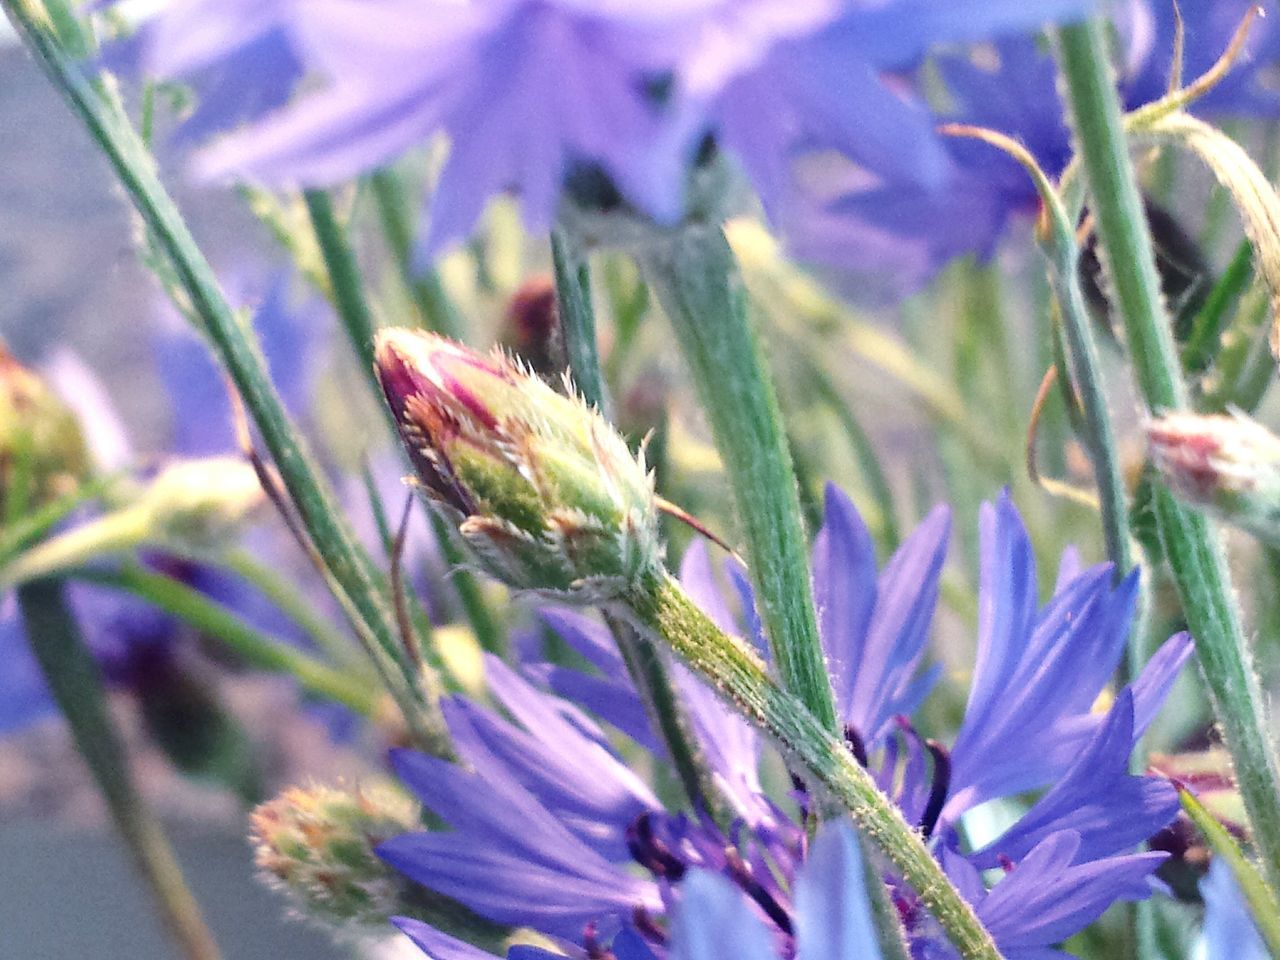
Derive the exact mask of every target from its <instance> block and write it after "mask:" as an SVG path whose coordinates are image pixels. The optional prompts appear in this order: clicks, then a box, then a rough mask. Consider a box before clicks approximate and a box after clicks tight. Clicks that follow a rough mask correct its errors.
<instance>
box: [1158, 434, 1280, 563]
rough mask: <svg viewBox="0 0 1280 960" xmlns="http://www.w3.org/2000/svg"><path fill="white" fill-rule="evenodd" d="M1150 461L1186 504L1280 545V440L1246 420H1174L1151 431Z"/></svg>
mask: <svg viewBox="0 0 1280 960" xmlns="http://www.w3.org/2000/svg"><path fill="white" fill-rule="evenodd" d="M1147 439H1148V442H1149V444H1150V448H1151V459H1152V462H1153V463H1154V464H1155V466H1156V469H1158V470H1159V471H1160V474H1161V476H1162V477H1163V478H1164V481H1165V483H1166V484H1168V486H1169V488H1170V489H1171V490H1172V491H1173V492H1174V493H1175V494H1176V495H1177V496H1178V497H1180V498H1181V499H1183V500H1186V501H1188V502H1190V503H1193V504H1196V505H1197V506H1201V507H1205V508H1207V509H1209V510H1210V511H1212V512H1213V513H1215V514H1216V515H1218V516H1219V517H1221V518H1222V519H1223V520H1225V521H1227V522H1228V523H1231V524H1234V525H1235V526H1238V527H1241V528H1242V529H1245V530H1248V531H1249V532H1250V533H1253V534H1254V535H1255V536H1257V537H1260V538H1261V539H1263V540H1266V541H1268V542H1271V543H1280V438H1277V437H1276V436H1275V435H1274V434H1272V433H1271V432H1270V431H1268V430H1267V429H1266V428H1265V427H1263V426H1261V425H1260V424H1258V423H1256V422H1255V421H1253V420H1250V419H1249V418H1248V417H1246V416H1244V415H1242V414H1219V415H1211V416H1210V415H1200V414H1190V413H1177V414H1170V415H1168V416H1165V417H1161V418H1159V419H1156V420H1153V421H1152V422H1151V423H1150V424H1148V426H1147Z"/></svg>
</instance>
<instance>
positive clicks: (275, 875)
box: [249, 785, 421, 927]
mask: <svg viewBox="0 0 1280 960" xmlns="http://www.w3.org/2000/svg"><path fill="white" fill-rule="evenodd" d="M249 824H250V839H251V840H252V842H253V845H254V862H255V863H256V864H257V865H258V867H259V869H260V870H261V871H262V873H263V876H264V877H265V878H266V880H267V882H268V883H269V884H270V885H272V886H274V887H277V888H278V889H280V890H281V891H283V892H284V893H285V894H287V895H288V896H289V897H290V899H291V900H292V901H293V902H294V904H295V906H296V907H297V908H298V910H299V912H300V913H301V914H303V915H304V916H306V917H308V918H310V919H313V920H317V921H320V922H321V923H323V924H325V925H328V926H337V927H342V926H345V925H349V924H359V925H366V924H368V925H381V924H385V923H386V922H387V920H388V918H389V917H391V916H393V915H395V914H397V913H400V912H404V910H405V902H404V895H405V890H406V881H405V880H404V879H403V878H402V877H401V876H400V875H399V874H398V873H396V872H395V870H393V869H392V868H391V867H389V866H387V865H386V864H385V863H384V862H383V861H382V860H381V859H379V858H378V855H377V854H376V853H375V852H374V850H375V848H376V847H377V846H378V845H379V844H380V843H382V842H384V841H386V840H390V839H391V838H392V837H396V836H399V835H401V834H403V833H409V832H411V831H413V830H417V829H421V824H420V822H419V819H418V808H417V806H416V804H414V802H413V801H412V800H410V799H409V798H408V797H406V796H405V795H404V794H403V793H401V792H400V791H398V790H396V789H395V788H393V787H391V786H390V785H387V786H381V785H367V786H362V787H358V788H357V789H355V790H354V791H345V790H337V789H333V788H331V787H309V788H305V789H304V788H302V787H293V788H291V789H289V790H286V791H285V792H284V793H282V794H280V796H278V797H276V798H275V799H274V800H271V801H270V802H268V803H264V804H262V805H261V806H259V807H257V808H256V809H255V810H254V811H253V813H252V815H251V816H250V818H249Z"/></svg>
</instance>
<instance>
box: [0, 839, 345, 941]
mask: <svg viewBox="0 0 1280 960" xmlns="http://www.w3.org/2000/svg"><path fill="white" fill-rule="evenodd" d="M167 826H168V828H169V833H170V836H171V837H172V838H173V840H174V845H175V847H176V848H177V852H178V857H179V859H180V860H181V861H182V863H183V865H184V866H185V867H186V868H187V874H188V876H189V877H190V879H191V883H192V887H193V889H194V892H195V894H196V896H197V897H198V898H199V900H200V902H201V905H202V906H203V908H204V910H205V913H206V918H207V919H208V921H209V923H210V926H212V927H213V930H214V935H215V936H216V937H217V939H218V943H219V946H221V948H222V953H223V957H224V958H225V960H237V958H244V960H257V958H264V960H265V958H268V957H270V958H272V960H328V958H336V957H339V956H341V954H340V953H339V952H338V951H336V950H335V949H334V948H333V947H331V946H330V945H329V943H328V941H327V938H325V937H324V936H323V935H321V934H319V933H316V932H313V931H312V930H311V929H310V928H308V927H306V926H304V925H302V924H300V923H297V922H292V921H286V920H283V919H281V918H280V906H281V901H280V899H279V898H278V897H277V896H276V895H275V894H273V893H272V892H271V891H269V890H267V889H266V888H264V887H262V886H261V885H260V884H259V883H258V882H257V881H256V880H255V879H253V876H252V862H251V859H250V852H249V847H248V844H247V843H246V842H245V840H244V838H243V837H241V836H239V835H234V834H231V833H229V832H226V833H219V832H214V831H211V830H210V829H208V828H207V827H204V826H199V827H193V826H191V825H186V826H184V825H183V824H182V823H175V822H172V821H171V822H169V823H168V824H167ZM0 892H2V893H3V895H0V960H150V958H153V957H154V958H157V960H158V958H173V957H175V956H176V953H175V951H174V950H173V948H172V947H171V946H170V944H169V943H168V941H167V940H166V939H165V935H164V933H163V931H162V930H161V928H160V926H159V924H158V922H157V920H156V918H155V915H154V914H153V913H152V912H151V909H150V902H149V900H148V899H147V893H146V891H145V890H143V889H142V887H141V886H140V885H139V883H138V881H137V879H136V878H135V876H134V874H133V871H132V865H131V864H130V862H129V860H128V859H127V856H126V854H125V852H124V849H123V847H121V845H120V844H119V843H117V842H116V840H115V838H114V837H111V836H108V835H106V834H104V833H102V832H98V831H85V830H77V829H66V828H59V827H56V826H53V825H51V824H50V823H48V822H47V821H42V820H30V821H18V822H14V823H6V824H4V825H2V826H0Z"/></svg>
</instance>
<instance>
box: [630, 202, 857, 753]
mask: <svg viewBox="0 0 1280 960" xmlns="http://www.w3.org/2000/svg"><path fill="white" fill-rule="evenodd" d="M641 256H642V261H643V266H644V270H645V274H646V276H647V278H648V280H649V282H650V285H651V286H652V287H653V289H654V291H655V292H656V294H657V296H658V300H659V301H660V302H661V303H662V307H663V309H664V310H665V311H666V313H667V316H668V317H669V318H670V319H671V323H672V324H673V326H674V327H675V329H676V336H677V339H678V340H679V342H680V347H681V349H682V350H683V351H684V356H685V360H686V362H687V363H688V365H689V369H690V371H691V373H692V375H693V381H694V383H695V384H696V385H697V388H698V395H699V397H700V398H701V400H702V406H703V408H704V409H705V410H706V411H707V415H708V418H709V419H710V421H711V429H712V433H713V434H714V436H715V441H716V447H717V448H718V449H719V451H720V456H721V458H722V459H723V460H724V466H725V473H726V477H727V479H728V482H729V484H730V487H731V488H732V490H733V498H734V504H735V506H736V508H737V514H738V518H739V520H740V521H741V524H742V532H743V536H744V538H745V540H746V556H747V562H748V566H749V567H750V573H751V579H752V581H753V583H754V584H755V587H756V596H757V597H758V598H759V602H760V607H761V613H762V618H763V620H764V624H765V629H766V631H767V633H768V635H769V640H770V643H771V646H772V649H773V656H774V660H775V662H776V663H777V664H778V671H779V674H780V675H781V677H782V682H783V684H784V685H785V686H786V688H787V689H788V690H790V691H791V692H792V693H794V694H795V695H796V696H797V697H799V698H800V700H801V701H802V702H803V703H804V704H805V706H807V707H808V708H809V710H810V711H811V712H812V713H813V715H814V716H815V717H817V719H818V722H819V723H821V724H822V726H823V727H824V728H825V729H827V730H828V731H831V732H835V730H836V712H835V702H834V697H833V695H832V692H831V682H830V680H829V679H828V677H827V668H826V661H825V660H824V658H823V655H822V645H821V643H820V642H819V639H818V623H817V616H816V614H815V612H814V606H813V592H812V588H811V586H810V583H809V558H808V546H807V539H806V537H805V530H804V523H803V520H802V515H801V511H800V497H799V492H798V490H797V487H796V478H795V472H794V470H793V469H792V464H791V453H790V451H789V450H788V448H787V439H786V432H785V431H784V430H783V428H782V418H781V413H780V411H779V409H778V398H777V395H776V394H775V392H774V388H773V382H772V380H771V379H770V377H769V373H768V371H767V370H766V368H765V364H764V359H763V357H762V356H761V353H760V346H759V344H758V342H757V340H756V336H755V333H754V331H753V330H752V328H751V324H750V320H749V318H748V316H747V298H746V291H745V289H744V287H743V284H742V278H741V276H740V275H739V272H738V265H737V261H736V260H735V259H734V256H733V251H732V250H731V249H730V248H729V244H728V242H727V241H726V240H725V236H724V233H723V232H722V231H721V230H720V229H719V228H718V227H702V226H690V227H686V228H684V229H681V230H678V231H676V232H674V233H671V234H669V235H667V236H665V237H662V238H660V239H656V240H655V241H654V243H653V244H652V245H650V246H649V247H647V248H646V249H645V250H644V251H643V253H642V254H641Z"/></svg>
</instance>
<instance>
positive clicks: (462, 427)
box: [377, 330, 662, 603]
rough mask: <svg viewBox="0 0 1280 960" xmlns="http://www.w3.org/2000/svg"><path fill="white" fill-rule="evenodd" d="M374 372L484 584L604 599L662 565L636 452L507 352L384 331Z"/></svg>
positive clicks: (649, 485)
mask: <svg viewBox="0 0 1280 960" xmlns="http://www.w3.org/2000/svg"><path fill="white" fill-rule="evenodd" d="M377 362H378V373H379V376H380V377H381V380H382V387H383V390H384V392H385V394H386V397H387V402H388V403H389V404H390V405H391V409H392V410H393V411H394V413H395V416H396V420H397V422H398V423H399V425H400V433H401V436H402V438H403V440H404V443H405V445H406V446H407V448H408V450H409V454H410V456H411V458H412V460H413V463H414V466H415V468H416V470H417V472H418V476H419V478H420V479H421V481H422V484H423V486H424V487H425V489H426V491H427V493H428V495H429V496H430V497H431V499H432V501H433V502H434V503H435V504H436V505H437V506H438V507H439V508H440V509H442V510H443V511H444V512H445V513H446V514H447V515H449V516H450V517H451V518H452V519H453V520H454V521H456V522H457V523H458V526H459V530H460V532H461V533H462V535H463V537H464V538H465V539H466V540H467V541H468V543H469V544H470V545H471V547H472V549H473V550H474V552H475V554H476V556H477V557H478V559H479V562H480V563H481V565H482V566H483V567H484V568H485V569H486V570H487V571H488V572H489V573H490V574H492V575H493V576H495V577H497V578H498V579H499V580H501V581H503V582H504V583H506V584H507V585H509V586H511V587H513V588H515V589H519V590H528V591H535V592H538V593H541V594H546V595H549V596H553V597H555V598H558V599H561V600H565V601H569V602H576V603H598V602H601V601H603V600H607V599H612V598H615V597H617V596H619V595H620V594H622V593H624V592H626V591H627V590H628V589H629V588H630V587H632V586H635V585H636V584H637V583H638V582H639V581H640V580H641V579H643V578H644V577H645V576H646V575H647V574H649V573H651V572H652V571H655V570H657V569H658V568H659V566H660V565H661V556H662V551H661V548H660V543H659V538H658V523H657V511H656V508H655V506H654V494H653V480H652V477H651V476H650V475H649V473H648V472H647V470H646V469H645V465H644V458H643V455H641V456H640V457H636V456H634V455H633V454H632V453H631V451H630V450H629V449H628V448H627V445H626V443H625V441H623V439H622V438H621V437H620V436H619V435H618V434H617V432H616V431H614V429H613V428H612V427H610V426H609V425H608V424H607V423H606V422H605V421H604V419H603V418H602V417H601V416H600V415H599V414H598V413H597V412H595V411H594V410H592V409H590V408H589V407H587V406H586V405H585V404H584V403H582V401H581V400H579V399H577V398H576V397H574V396H563V395H561V394H559V393H557V392H556V391H555V390H554V389H552V388H551V387H550V386H548V385H547V384H546V383H544V382H542V381H541V380H540V379H538V378H537V377H535V376H533V375H532V374H530V373H529V372H528V371H527V370H526V369H524V368H523V367H522V366H520V365H519V364H518V363H516V362H514V361H512V360H511V359H510V358H508V357H507V356H506V355H504V354H502V353H501V352H494V353H492V354H489V355H488V356H482V355H481V354H478V353H475V352H473V351H471V350H468V349H467V348H466V347H463V346H461V345H459V344H457V343H454V342H452V341H450V340H446V339H444V338H442V337H438V336H435V335H432V334H427V333H420V332H418V331H411V330H386V331H383V332H382V333H381V334H380V335H379V338H378V344H377Z"/></svg>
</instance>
